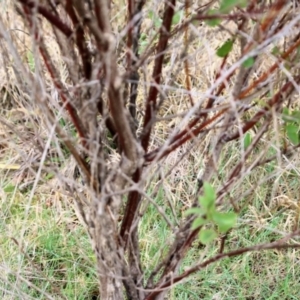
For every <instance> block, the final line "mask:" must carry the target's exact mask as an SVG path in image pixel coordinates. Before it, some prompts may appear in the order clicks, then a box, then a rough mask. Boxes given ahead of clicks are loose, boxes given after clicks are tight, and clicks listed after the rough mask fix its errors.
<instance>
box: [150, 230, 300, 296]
mask: <svg viewBox="0 0 300 300" xmlns="http://www.w3.org/2000/svg"><path fill="white" fill-rule="evenodd" d="M299 234H300V231H299V230H297V231H295V232H294V233H292V234H290V235H289V236H288V237H287V238H289V239H290V238H293V237H295V236H298V235H299ZM299 247H300V245H299V244H286V243H283V241H282V239H280V240H277V241H275V242H272V243H268V244H260V245H256V246H250V247H245V248H240V249H236V250H232V251H229V252H225V253H218V254H217V255H215V256H213V257H212V258H210V259H208V260H206V261H204V262H202V263H200V264H197V265H196V266H194V267H192V268H190V269H189V270H187V271H185V272H184V273H182V274H181V275H179V276H177V277H175V278H171V280H169V281H167V282H166V283H164V284H163V285H161V286H159V287H157V288H156V290H155V291H154V292H151V293H150V294H149V295H148V296H147V297H146V298H145V300H155V299H156V297H157V296H158V295H159V294H160V293H161V291H162V290H163V289H166V288H168V287H171V286H172V285H173V284H175V283H178V282H180V281H182V280H183V279H184V278H187V277H188V276H190V275H192V274H194V273H196V272H197V271H199V270H201V269H203V268H205V267H207V266H208V265H210V264H212V263H215V262H217V261H219V260H221V259H223V258H226V257H234V256H238V255H242V254H244V253H247V252H254V251H262V250H271V249H277V250H281V249H289V248H299Z"/></svg>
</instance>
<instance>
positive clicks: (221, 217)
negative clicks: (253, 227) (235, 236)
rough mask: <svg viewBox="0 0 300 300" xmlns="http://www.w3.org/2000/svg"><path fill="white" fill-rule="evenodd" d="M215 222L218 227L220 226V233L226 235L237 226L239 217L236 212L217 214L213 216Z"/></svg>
mask: <svg viewBox="0 0 300 300" xmlns="http://www.w3.org/2000/svg"><path fill="white" fill-rule="evenodd" d="M213 221H214V222H215V224H216V225H218V228H219V231H220V232H221V233H225V232H227V231H228V230H229V229H231V228H232V227H234V226H235V224H236V221H237V215H236V213H234V212H228V213H221V212H215V213H214V215H213Z"/></svg>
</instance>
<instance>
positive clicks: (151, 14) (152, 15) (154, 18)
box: [148, 10, 162, 28]
mask: <svg viewBox="0 0 300 300" xmlns="http://www.w3.org/2000/svg"><path fill="white" fill-rule="evenodd" d="M148 16H149V18H150V19H151V20H152V21H153V24H154V27H155V28H160V27H161V24H162V20H161V18H159V17H158V16H157V14H156V13H155V12H154V11H153V10H150V11H149V13H148Z"/></svg>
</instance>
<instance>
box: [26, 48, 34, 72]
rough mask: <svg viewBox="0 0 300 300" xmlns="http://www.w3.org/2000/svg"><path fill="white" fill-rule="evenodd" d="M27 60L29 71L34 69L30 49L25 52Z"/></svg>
mask: <svg viewBox="0 0 300 300" xmlns="http://www.w3.org/2000/svg"><path fill="white" fill-rule="evenodd" d="M27 62H28V66H29V69H30V71H31V72H34V70H35V61H34V56H33V54H32V52H31V51H28V52H27Z"/></svg>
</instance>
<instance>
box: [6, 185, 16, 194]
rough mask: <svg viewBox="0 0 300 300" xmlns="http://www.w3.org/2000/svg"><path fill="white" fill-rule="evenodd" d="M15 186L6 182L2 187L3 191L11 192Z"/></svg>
mask: <svg viewBox="0 0 300 300" xmlns="http://www.w3.org/2000/svg"><path fill="white" fill-rule="evenodd" d="M15 188H16V186H15V185H12V184H8V185H6V186H5V187H4V189H3V191H4V192H5V193H12V192H13V191H14V190H15Z"/></svg>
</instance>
